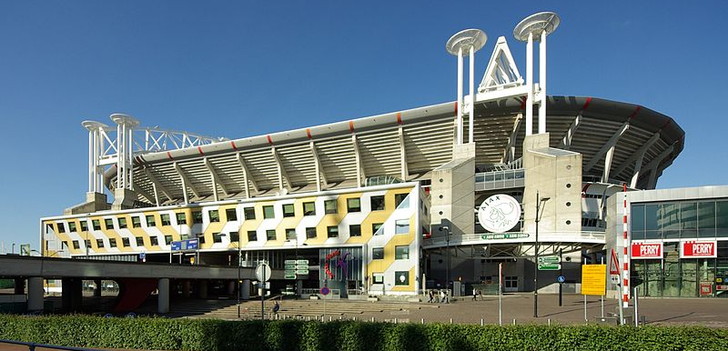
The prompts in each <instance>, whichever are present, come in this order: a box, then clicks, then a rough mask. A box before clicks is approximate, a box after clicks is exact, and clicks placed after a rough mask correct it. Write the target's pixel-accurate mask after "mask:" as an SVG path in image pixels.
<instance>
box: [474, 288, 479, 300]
mask: <svg viewBox="0 0 728 351" xmlns="http://www.w3.org/2000/svg"><path fill="white" fill-rule="evenodd" d="M473 301H478V290H477V289H475V288H473Z"/></svg>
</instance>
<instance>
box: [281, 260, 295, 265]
mask: <svg viewBox="0 0 728 351" xmlns="http://www.w3.org/2000/svg"><path fill="white" fill-rule="evenodd" d="M283 264H285V265H289V264H296V260H285V261H283Z"/></svg>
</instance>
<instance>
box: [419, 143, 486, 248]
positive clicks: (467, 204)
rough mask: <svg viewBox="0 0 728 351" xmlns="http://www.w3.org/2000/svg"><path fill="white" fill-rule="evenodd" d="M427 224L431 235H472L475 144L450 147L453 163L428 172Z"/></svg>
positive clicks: (473, 230) (473, 229) (473, 224)
mask: <svg viewBox="0 0 728 351" xmlns="http://www.w3.org/2000/svg"><path fill="white" fill-rule="evenodd" d="M430 194H431V195H432V207H431V217H430V223H431V224H432V226H433V228H432V231H433V232H432V234H433V236H440V235H442V236H444V235H446V234H445V233H446V232H443V231H440V230H439V228H440V227H441V226H443V225H447V226H448V227H449V231H450V234H452V235H462V234H473V233H474V232H475V223H474V222H475V221H474V220H473V218H474V217H473V210H474V208H475V143H469V144H463V145H454V146H453V160H452V161H450V162H448V163H446V164H444V165H442V166H440V167H438V168H436V169H434V170H433V171H432V185H431V188H430Z"/></svg>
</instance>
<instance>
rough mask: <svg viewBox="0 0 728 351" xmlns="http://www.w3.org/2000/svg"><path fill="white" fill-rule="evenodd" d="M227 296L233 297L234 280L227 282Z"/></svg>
mask: <svg viewBox="0 0 728 351" xmlns="http://www.w3.org/2000/svg"><path fill="white" fill-rule="evenodd" d="M227 294H228V295H229V296H233V295H235V281H234V280H231V281H229V282H228V286H227Z"/></svg>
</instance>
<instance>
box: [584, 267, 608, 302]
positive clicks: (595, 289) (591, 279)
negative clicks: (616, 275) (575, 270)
mask: <svg viewBox="0 0 728 351" xmlns="http://www.w3.org/2000/svg"><path fill="white" fill-rule="evenodd" d="M606 289H607V265H605V264H585V265H582V266H581V294H582V295H605V293H606Z"/></svg>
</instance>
